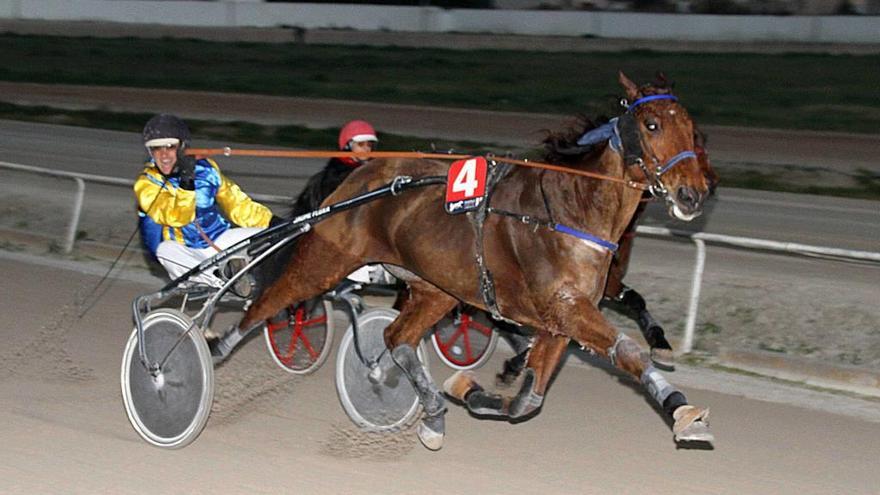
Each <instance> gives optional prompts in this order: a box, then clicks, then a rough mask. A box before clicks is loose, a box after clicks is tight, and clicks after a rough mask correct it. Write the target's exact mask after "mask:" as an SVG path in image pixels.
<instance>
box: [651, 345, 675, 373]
mask: <svg viewBox="0 0 880 495" xmlns="http://www.w3.org/2000/svg"><path fill="white" fill-rule="evenodd" d="M651 362H653V363H654V365H656V366H657V367H658V368H660V369H661V370H664V371H675V353H673V352H672V349H661V348H659V347H652V348H651Z"/></svg>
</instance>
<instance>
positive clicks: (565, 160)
mask: <svg viewBox="0 0 880 495" xmlns="http://www.w3.org/2000/svg"><path fill="white" fill-rule="evenodd" d="M674 85H675V84H674V83H673V82H672V81H670V80H668V79H667V78H666V75H665V74H664V73H663V72H657V74H656V75H655V79H654V81H653V82H651V83H648V84H645V85H643V86H640V87H639V94H640V95H641V96H650V95H660V94H671V93H672V88H673V86H674ZM615 101H622V99H621V98H618V97H616V98H615ZM609 120H610V118H609V117H607V116H604V115H602V116H599V117H596V118H595V119H593V118H589V117H587V116H586V115H583V114H580V115H578V116H576V117H575V119H574V121H573V122H572V123H571V124H569V125H567V126H565V127H564V128H562V129H561V130H558V131H550V130H545V131H544V132H545V133H546V136H545V137H544V139H543V140H542V141H541V144H542V146H543V159H544V161H546V162H549V163H557V164H562V165H575V164H578V163H581V162H582V161H583V160H584V159H585V158H586V157H588V156H589V155H592V154H594V153H598V152H599V151H601V150H602V149H604V148H605V146H606V144H601V145H596V146H591V147H585V146H579V145H578V144H577V141H578V139H580V137H581V136H583V135H584V134H586V133H587V132H589V131H591V130H593V129H596V128H597V127H599V126H601V125H603V124H605V123H607V122H608V121H609Z"/></svg>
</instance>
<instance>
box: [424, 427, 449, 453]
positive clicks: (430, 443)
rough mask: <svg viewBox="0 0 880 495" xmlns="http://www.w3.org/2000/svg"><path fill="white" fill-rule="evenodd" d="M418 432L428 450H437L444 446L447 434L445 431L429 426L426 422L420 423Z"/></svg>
mask: <svg viewBox="0 0 880 495" xmlns="http://www.w3.org/2000/svg"><path fill="white" fill-rule="evenodd" d="M417 432H418V434H419V441H420V442H422V445H424V446H425V447H426V448H427V449H428V450H433V451H437V450H440V448H441V447H443V437H444V436H445V435H444V434H443V433H440V432H436V431H434V430H432V429H430V428H428V427H427V426H425V423H420V424H419V428H418V430H417Z"/></svg>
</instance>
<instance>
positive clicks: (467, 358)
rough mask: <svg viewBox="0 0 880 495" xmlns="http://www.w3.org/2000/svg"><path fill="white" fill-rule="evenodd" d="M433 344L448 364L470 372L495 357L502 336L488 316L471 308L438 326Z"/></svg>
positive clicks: (435, 326) (442, 359) (438, 323)
mask: <svg viewBox="0 0 880 495" xmlns="http://www.w3.org/2000/svg"><path fill="white" fill-rule="evenodd" d="M431 342H432V343H433V344H434V350H435V351H437V355H438V356H440V360H441V361H443V363H444V364H446V365H447V366H449V367H450V368H453V369H456V370H470V369H475V368H479V367H480V366H482V365H483V364H485V363H486V361H488V360H489V358H490V357H492V352H493V351H494V350H495V345H496V344H497V343H498V332H496V331H495V329H494V328H493V326H492V322H491V320H490V319H489V317H488V316H486V313H484V312H483V311H480V310H478V309H476V308H472V307H469V306H468V307H464V308H462V309H458V308H456V309H455V310H453V311H452V312H451V313H450V314H448V315H447V316H445V317H444V318H443V319H442V320H440V321H439V322H437V324H436V325H434V333H433V334H431Z"/></svg>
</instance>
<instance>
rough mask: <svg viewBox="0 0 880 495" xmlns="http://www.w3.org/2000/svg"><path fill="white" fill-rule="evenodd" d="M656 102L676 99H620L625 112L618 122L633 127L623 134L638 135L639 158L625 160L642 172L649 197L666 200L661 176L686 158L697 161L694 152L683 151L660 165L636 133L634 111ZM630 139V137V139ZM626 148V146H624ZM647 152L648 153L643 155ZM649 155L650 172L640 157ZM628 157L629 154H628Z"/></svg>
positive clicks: (641, 136)
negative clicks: (643, 105)
mask: <svg viewBox="0 0 880 495" xmlns="http://www.w3.org/2000/svg"><path fill="white" fill-rule="evenodd" d="M656 100H671V101H674V102H677V101H678V97H676V96H674V95H669V94H661V95H648V96H643V97H641V98H638V99H637V100H635V101H633V102H632V103H629V102H627V100H626V99H621V100H620V104H621V105H622V106H623V107H624V108H626V112H625V113H624V115H623V116H621V117H620V120H619V121H618V122H619V123H620V124H621V125H623V126H633V128H632V129H627V130H625V131H624V132H625V133H626V132H634V133H635V134H637V135H638V138H637V139H638V146H639V148H640V149H639V153H638V155H639V156H633V157H632V160H627V161H628V162H629V161H631V163H628V164H634V165H638V166H639V168H640V169H641V170H642V173H643V174H644V175H645V180H647V181H648V191H650V193H651V195H652V196H654V197H655V198H658V199H668V197H669V190H668V189H667V188H666V185H665V184H663V179H662V177H663V174H665V173H666V172H668V171H670V170H671V169H672V167H674V166H676V165H678V164H679V163H681V162H683V161H684V160H687V159H688V158H693V159H694V160H696V159H697V154H696V152H695V151H694V150H684V151H680V152H678V153H676V154H675V155H674V156H672V157H671V158H670V159H668V160H666V162H665V163H662V164H661V163H660V160H659V159H658V158H657V154H656V153H655V152H654V149H653V148H652V147H651V146H650V145H649V144H648V143H647V142H646V141H645V139H644V136H643V135H642V133H641V132H640V131H638V129H637V128H636V127H637V123H636V122H635V109H636V108H637V107H638V106H639V105H642V104H644V103H648V102H651V101H656ZM630 139H632V137H631V138H630ZM624 147H626V145H624ZM645 151H647V152H648V153H645ZM645 154H647V155H649V156H650V157H651V162H652V163H651V165H653V170H651V169H650V168H649V166H648V164H646V163H645V160H644V159H643V158H642V156H641V155H645ZM628 155H629V154H628Z"/></svg>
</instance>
